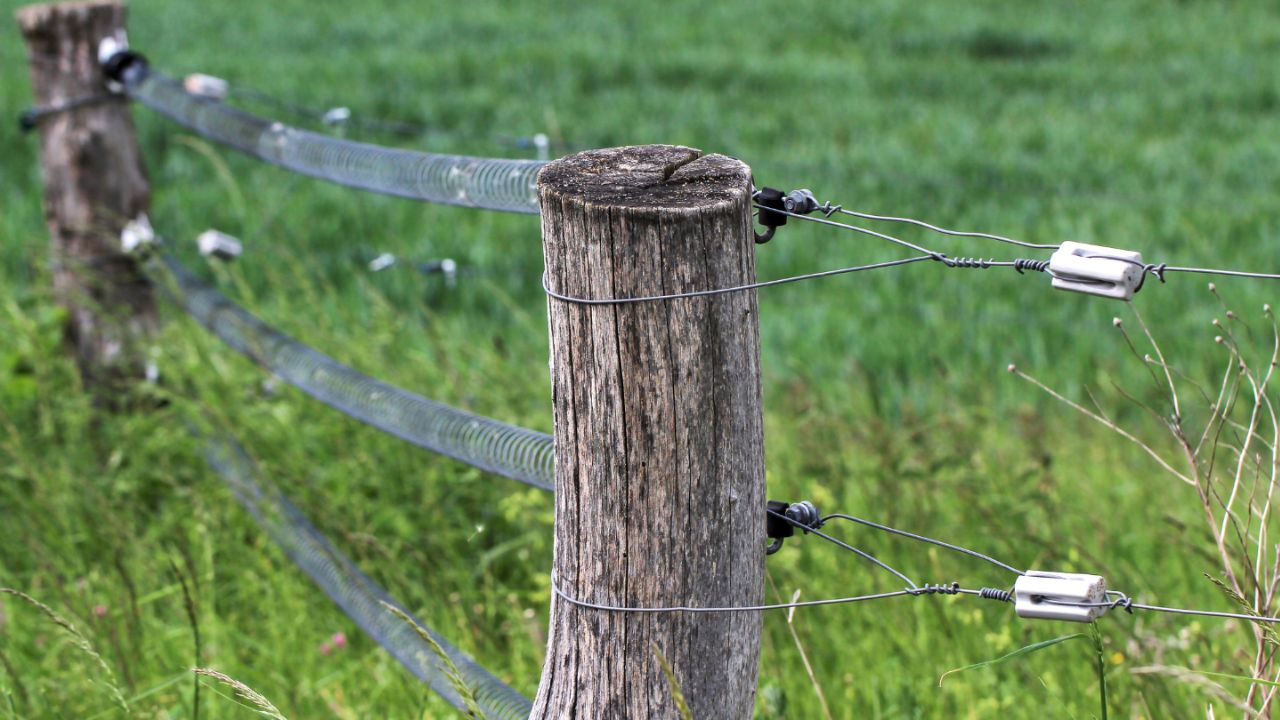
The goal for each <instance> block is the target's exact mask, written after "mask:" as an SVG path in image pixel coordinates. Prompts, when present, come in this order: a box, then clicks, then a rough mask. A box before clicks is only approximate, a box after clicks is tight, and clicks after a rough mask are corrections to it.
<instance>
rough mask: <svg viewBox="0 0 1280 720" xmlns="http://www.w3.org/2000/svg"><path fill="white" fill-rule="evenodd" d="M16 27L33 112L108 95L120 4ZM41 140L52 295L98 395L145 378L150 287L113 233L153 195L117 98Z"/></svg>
mask: <svg viewBox="0 0 1280 720" xmlns="http://www.w3.org/2000/svg"><path fill="white" fill-rule="evenodd" d="M17 19H18V25H19V27H20V28H21V29H22V35H23V37H24V38H25V39H26V42H27V49H28V51H29V53H30V58H31V82H32V86H33V87H34V90H35V101H36V104H37V105H39V106H50V105H56V104H58V103H62V102H65V101H67V100H74V99H77V98H82V97H86V96H91V95H96V94H100V93H103V92H105V86H104V85H103V80H102V71H101V70H100V69H99V67H98V59H97V54H98V43H99V42H100V41H101V40H102V39H103V38H104V37H107V36H108V35H112V34H115V33H116V32H117V31H119V30H121V29H122V28H123V27H124V22H125V9H124V5H122V4H121V3H118V2H86V3H61V4H53V5H32V6H28V7H25V8H22V9H21V10H19V11H18V13H17ZM39 131H40V151H41V152H40V160H41V165H42V167H43V171H44V211H45V219H46V220H47V222H48V225H49V234H50V236H51V239H52V258H51V259H52V264H53V269H54V290H55V292H56V294H57V296H58V300H59V302H60V303H61V304H62V305H63V306H65V307H66V308H67V310H68V321H67V337H68V340H69V342H70V344H71V345H72V346H73V348H74V350H75V352H76V357H77V360H78V362H79V364H80V369H81V372H82V374H83V375H84V377H85V379H86V381H88V382H89V383H91V384H94V385H96V386H98V388H99V389H102V388H104V387H106V386H107V385H113V384H114V383H115V381H117V380H120V379H123V378H130V377H138V376H140V375H141V374H142V367H143V362H144V353H143V351H142V348H141V347H140V340H141V338H142V337H143V336H144V335H146V334H147V333H148V332H149V331H150V330H151V329H152V328H153V327H154V326H155V322H156V320H155V307H154V304H153V297H152V291H151V288H150V286H149V285H148V283H147V282H146V280H145V278H144V277H143V276H142V274H141V272H140V271H139V269H138V267H137V266H136V265H135V263H134V262H133V261H132V260H131V259H130V258H129V257H127V256H125V255H123V254H122V253H121V251H120V230H121V228H123V227H124V224H125V223H126V222H128V221H129V220H131V219H133V218H134V217H136V216H137V215H138V214H139V213H142V212H146V210H147V208H148V205H149V203H150V194H151V189H150V186H149V184H148V182H147V176H146V171H145V170H144V169H143V166H142V161H141V158H140V155H139V151H138V142H137V138H136V136H135V133H134V127H133V121H132V120H131V119H130V116H129V108H128V104H127V103H126V102H125V101H124V99H123V98H120V99H112V100H109V101H106V102H98V103H93V104H90V105H86V106H84V107H80V108H77V109H75V110H71V111H69V112H65V113H60V114H57V115H52V116H49V117H46V118H45V119H44V120H43V121H42V122H41V124H40V130H39Z"/></svg>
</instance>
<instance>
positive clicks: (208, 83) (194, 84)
mask: <svg viewBox="0 0 1280 720" xmlns="http://www.w3.org/2000/svg"><path fill="white" fill-rule="evenodd" d="M182 88H183V89H184V90H186V91H187V92H188V93H191V94H192V95H199V96H200V97H207V98H212V99H214V100H221V99H223V98H225V97H226V96H227V92H228V91H229V90H230V89H231V86H230V85H229V84H227V81H226V80H223V79H222V78H220V77H214V76H213V75H205V74H204V73H191V74H190V75H188V76H186V77H185V78H183V79H182Z"/></svg>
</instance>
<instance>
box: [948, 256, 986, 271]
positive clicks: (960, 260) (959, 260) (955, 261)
mask: <svg viewBox="0 0 1280 720" xmlns="http://www.w3.org/2000/svg"><path fill="white" fill-rule="evenodd" d="M937 257H938V260H940V261H942V264H943V265H946V266H947V267H952V268H974V269H978V270H986V269H987V268H989V267H991V262H992V261H991V260H990V259H983V258H969V257H954V258H953V257H947V256H946V255H942V254H939V255H938V256H937Z"/></svg>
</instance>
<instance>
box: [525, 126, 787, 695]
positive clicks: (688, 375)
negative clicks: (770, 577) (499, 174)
mask: <svg viewBox="0 0 1280 720" xmlns="http://www.w3.org/2000/svg"><path fill="white" fill-rule="evenodd" d="M538 195H539V202H540V204H541V207H542V239H543V251H544V254H545V256H546V272H547V284H548V286H549V287H550V288H551V289H552V290H554V291H556V292H558V293H562V294H566V295H571V296H577V297H587V298H611V297H637V296H646V295H660V294H671V293H679V292H685V291H693V290H705V289H709V288H718V287H725V286H732V285H740V284H743V283H749V282H752V281H754V279H755V250H754V242H753V236H752V229H751V197H750V195H751V174H750V169H749V168H748V167H747V166H746V165H744V164H743V163H741V162H739V161H737V160H733V159H731V158H727V157H724V156H721V155H703V154H702V153H701V152H700V151H697V150H692V149H689V148H684V147H673V146H665V145H649V146H640V147H629V148H618V149H609V150H593V151H590V152H584V153H579V154H577V155H572V156H570V157H567V158H564V159H562V160H558V161H556V162H554V163H552V164H550V165H549V166H548V167H547V168H546V169H544V170H543V171H542V174H541V175H540V176H539V179H538ZM548 302H549V313H550V329H551V377H552V386H553V392H554V406H555V452H556V468H555V478H556V501H555V502H556V522H555V561H554V566H555V573H556V582H557V583H558V584H559V586H560V587H561V588H562V589H563V590H564V591H565V592H566V593H568V594H570V595H571V596H573V597H575V598H576V599H579V600H583V601H589V602H594V603H602V604H609V605H621V606H669V605H689V606H702V607H710V606H732V605H749V604H755V603H758V602H760V601H761V600H762V597H763V594H764V545H765V494H764V449H763V441H764V437H763V436H764V431H763V423H762V419H761V393H760V340H759V325H758V323H757V318H756V298H755V293H754V292H740V293H733V294H725V295H718V296H715V297H703V298H696V299H682V300H675V301H657V302H644V303H636V304H625V305H617V304H614V305H583V304H575V303H571V302H566V301H564V300H558V299H550V298H549V300H548ZM760 624H761V619H760V616H759V614H758V613H716V614H690V613H664V614H635V613H616V612H608V611H600V610H595V609H587V608H583V607H579V606H576V605H573V604H570V603H568V602H566V601H564V600H562V599H560V598H558V597H553V598H552V610H551V630H550V633H549V643H548V649H547V658H546V665H545V667H544V670H543V674H542V683H541V687H540V688H539V690H538V697H537V700H536V701H535V703H534V711H533V714H532V716H531V717H532V718H535V719H538V720H542V719H547V720H551V719H554V720H564V719H576V718H581V719H588V718H590V719H592V720H596V719H598V718H642V719H645V720H648V719H649V718H673V717H678V715H677V711H676V706H675V704H674V703H673V693H672V688H671V687H670V685H669V683H668V682H667V679H666V677H665V676H664V674H663V671H662V669H661V665H660V664H659V662H658V660H657V658H656V654H655V653H656V652H658V651H660V652H661V653H662V654H663V655H664V656H665V657H666V658H667V660H668V661H669V662H670V664H671V666H672V668H673V669H674V673H675V677H676V679H677V682H678V684H679V687H680V690H681V692H682V693H683V695H684V696H685V698H686V699H687V700H688V702H689V705H690V707H691V709H692V711H693V716H694V717H695V718H697V720H715V719H716V718H728V719H732V720H741V718H749V717H751V714H752V708H753V706H754V699H755V689H756V681H757V674H758V669H759V668H758V666H759V659H760Z"/></svg>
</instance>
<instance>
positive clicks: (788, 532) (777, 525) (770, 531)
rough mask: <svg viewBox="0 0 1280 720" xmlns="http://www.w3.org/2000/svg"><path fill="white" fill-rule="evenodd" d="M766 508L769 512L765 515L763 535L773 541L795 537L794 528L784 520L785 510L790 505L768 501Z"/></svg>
mask: <svg viewBox="0 0 1280 720" xmlns="http://www.w3.org/2000/svg"><path fill="white" fill-rule="evenodd" d="M768 507H769V512H768V513H765V535H768V536H769V537H771V538H774V539H781V538H789V537H791V536H792V535H795V534H796V528H795V526H794V525H792V524H791V523H789V522H787V520H786V514H787V508H789V507H791V503H785V502H782V501H781V500H770V501H769V505H768ZM774 513H777V514H774ZM779 516H781V517H779Z"/></svg>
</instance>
